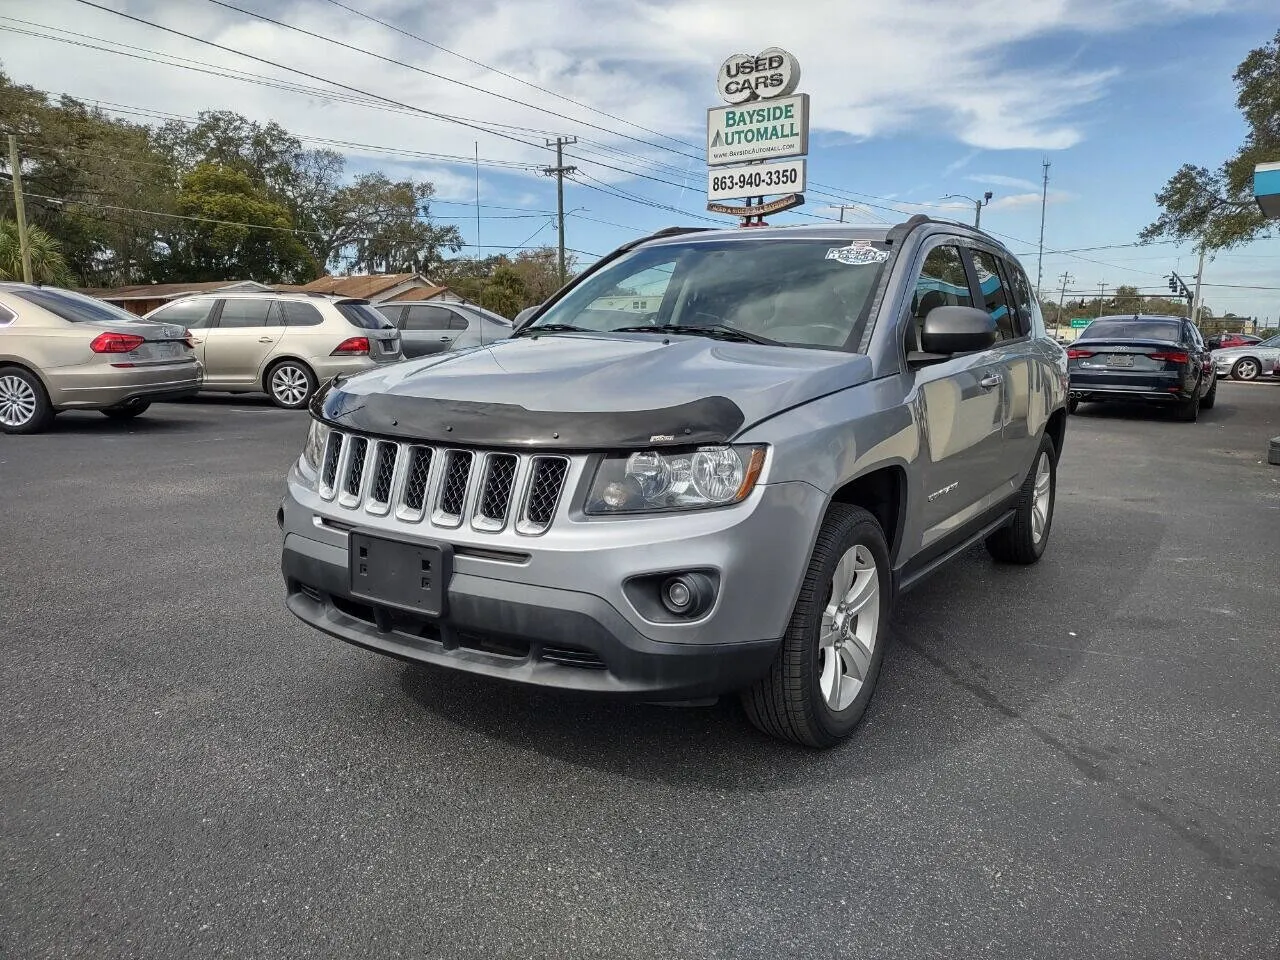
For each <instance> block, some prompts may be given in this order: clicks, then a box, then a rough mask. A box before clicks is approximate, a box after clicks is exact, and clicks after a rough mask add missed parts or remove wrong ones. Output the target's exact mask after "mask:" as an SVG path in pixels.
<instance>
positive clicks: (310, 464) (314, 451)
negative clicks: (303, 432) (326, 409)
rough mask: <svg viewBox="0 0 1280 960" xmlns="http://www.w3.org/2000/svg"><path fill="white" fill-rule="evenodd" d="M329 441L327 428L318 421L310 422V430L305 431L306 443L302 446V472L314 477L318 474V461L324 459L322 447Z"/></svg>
mask: <svg viewBox="0 0 1280 960" xmlns="http://www.w3.org/2000/svg"><path fill="white" fill-rule="evenodd" d="M328 441H329V428H328V427H327V426H326V425H325V424H323V423H321V422H320V421H319V420H312V421H311V429H310V430H308V431H307V440H306V443H304V444H303V445H302V457H301V460H300V464H301V466H302V468H303V472H304V473H306V474H307V476H309V477H314V476H315V475H316V474H318V473H319V472H320V461H321V459H323V457H324V447H325V444H326V443H328Z"/></svg>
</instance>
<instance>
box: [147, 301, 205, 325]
mask: <svg viewBox="0 0 1280 960" xmlns="http://www.w3.org/2000/svg"><path fill="white" fill-rule="evenodd" d="M215 302H216V301H214V300H179V301H178V302H177V303H171V304H169V305H168V306H167V307H161V308H160V309H159V310H157V311H156V312H155V313H153V314H152V315H151V316H150V318H149V319H151V320H154V321H155V322H157V323H178V324H181V325H182V326H184V327H186V328H187V329H188V330H203V329H204V328H205V327H208V326H210V325H211V324H212V323H213V317H212V309H213V305H214V303H215Z"/></svg>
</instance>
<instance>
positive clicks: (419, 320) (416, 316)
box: [404, 304, 452, 330]
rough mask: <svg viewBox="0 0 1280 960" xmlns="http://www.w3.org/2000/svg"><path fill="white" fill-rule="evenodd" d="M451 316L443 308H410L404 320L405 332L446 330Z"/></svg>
mask: <svg viewBox="0 0 1280 960" xmlns="http://www.w3.org/2000/svg"><path fill="white" fill-rule="evenodd" d="M451 316H452V314H451V313H450V311H448V310H446V309H445V308H444V307H430V306H426V305H425V304H424V305H417V306H412V307H410V308H409V311H408V313H407V314H406V315H405V318H404V329H405V330H448V329H449V320H450V317H451Z"/></svg>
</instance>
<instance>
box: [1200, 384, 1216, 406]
mask: <svg viewBox="0 0 1280 960" xmlns="http://www.w3.org/2000/svg"><path fill="white" fill-rule="evenodd" d="M1217 402H1218V378H1217V377H1214V378H1213V386H1211V387H1210V388H1209V392H1208V393H1206V394H1205V395H1204V396H1203V397H1201V398H1200V409H1201V410H1212V409H1213V405H1214V404H1215V403H1217Z"/></svg>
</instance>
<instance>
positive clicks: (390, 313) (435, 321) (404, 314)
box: [378, 301, 511, 357]
mask: <svg viewBox="0 0 1280 960" xmlns="http://www.w3.org/2000/svg"><path fill="white" fill-rule="evenodd" d="M378 309H379V310H381V311H382V314H383V316H385V317H386V318H387V319H388V320H390V321H391V322H392V323H394V324H395V325H396V326H397V327H399V328H400V349H401V350H402V351H404V355H405V356H406V357H425V356H427V355H428V354H432V353H443V352H444V351H446V350H464V349H466V348H467V347H478V346H482V345H483V344H486V343H492V342H493V341H494V340H505V339H506V338H507V337H509V336H511V321H510V320H508V319H507V318H506V317H504V316H501V315H500V314H496V313H493V312H492V311H489V310H486V309H484V308H483V307H479V306H476V305H475V304H473V303H455V302H453V301H449V302H440V303H383V304H379V305H378Z"/></svg>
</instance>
